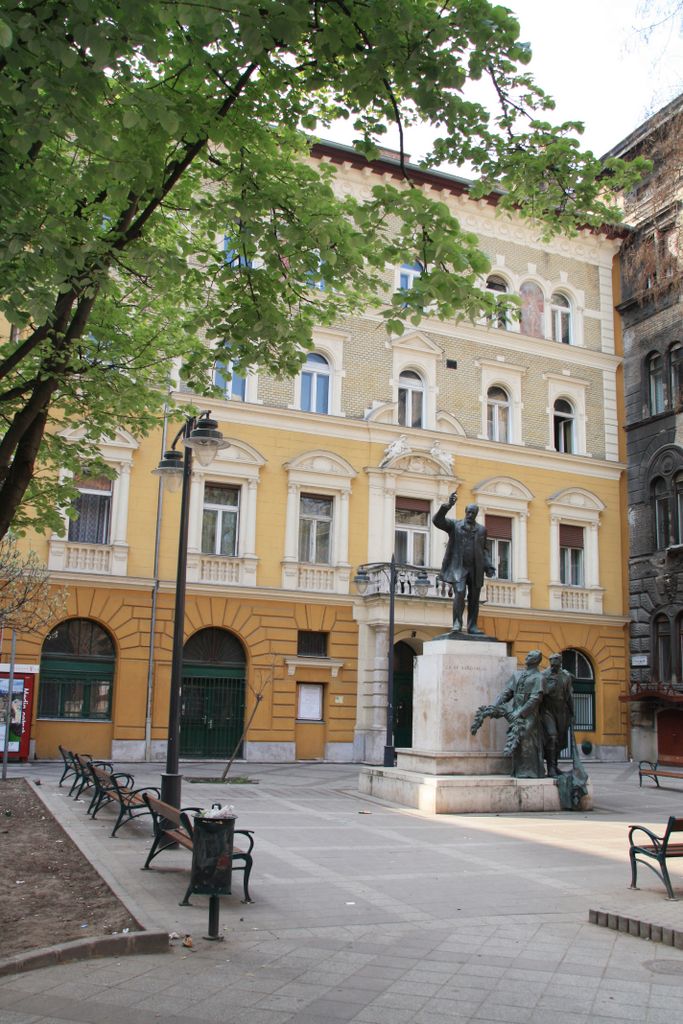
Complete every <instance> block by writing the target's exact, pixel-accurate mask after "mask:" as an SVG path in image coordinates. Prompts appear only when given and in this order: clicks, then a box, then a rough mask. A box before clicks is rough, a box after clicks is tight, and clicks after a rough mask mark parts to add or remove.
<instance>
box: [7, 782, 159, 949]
mask: <svg viewBox="0 0 683 1024" xmlns="http://www.w3.org/2000/svg"><path fill="white" fill-rule="evenodd" d="M0 850H1V851H2V853H1V855H0V894H1V895H0V957H5V956H11V955H13V954H15V953H23V952H26V951H28V950H31V949H40V948H41V947H43V946H54V945H55V944H56V943H58V942H69V941H71V940H72V939H84V938H93V937H97V936H100V935H111V934H113V933H114V932H118V933H121V932H122V931H123V930H124V929H125V928H127V929H129V930H130V931H139V930H140V926H139V925H138V923H137V922H136V921H135V919H134V918H132V917H131V916H130V914H129V913H128V911H127V910H126V908H125V907H124V906H123V904H122V903H121V902H120V901H119V900H118V899H117V897H116V896H115V895H114V893H113V892H112V891H111V889H110V888H109V886H108V885H107V884H106V883H105V882H104V881H103V880H102V879H101V878H100V876H99V875H98V873H97V872H96V871H95V869H94V868H93V866H92V865H91V864H90V862H89V861H88V860H86V858H85V857H84V856H83V854H82V853H81V851H80V850H79V849H78V847H77V846H75V844H74V843H73V842H72V840H71V839H70V838H69V836H68V835H67V834H66V832H64V830H63V829H62V827H61V826H60V825H59V823H58V822H57V821H56V819H55V818H54V817H53V815H52V814H51V813H50V812H49V811H48V809H47V808H46V807H45V805H44V804H43V802H42V801H41V800H39V799H38V797H37V796H36V794H35V793H34V792H33V790H32V789H31V787H30V786H29V784H28V782H26V781H25V780H24V779H7V780H6V781H5V782H0Z"/></svg>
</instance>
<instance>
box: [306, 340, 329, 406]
mask: <svg viewBox="0 0 683 1024" xmlns="http://www.w3.org/2000/svg"><path fill="white" fill-rule="evenodd" d="M301 408H302V409H303V411H304V412H322V413H328V412H329V409H330V364H329V363H328V361H327V359H325V357H324V356H321V355H319V353H317V352H310V353H309V355H308V358H307V360H306V363H305V365H304V369H303V370H302V372H301Z"/></svg>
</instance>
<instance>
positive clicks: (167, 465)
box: [152, 412, 230, 807]
mask: <svg viewBox="0 0 683 1024" xmlns="http://www.w3.org/2000/svg"><path fill="white" fill-rule="evenodd" d="M179 441H182V443H183V445H184V448H185V451H184V454H182V455H181V453H180V452H179V451H177V449H176V444H177V443H178V442H179ZM229 444H230V442H229V441H226V440H225V439H224V437H223V435H222V433H221V432H220V430H219V429H218V424H217V423H216V421H215V420H213V419H211V413H210V412H204V413H202V414H201V416H198V417H195V416H189V417H188V418H187V419H186V420H185V423H184V424H183V426H182V427H181V428H180V430H179V431H178V433H177V434H176V436H175V437H174V439H173V443H172V444H171V447H170V449H169V450H168V451H167V452H164V457H163V458H162V459H161V461H160V462H159V465H158V466H157V468H156V469H155V470H153V471H152V472H153V473H154V474H155V475H156V476H160V477H161V479H162V480H163V481H164V483H165V485H166V486H167V487H168V489H169V490H170V491H172V492H173V491H177V490H178V488H179V487H182V493H181V498H180V527H179V536H178V566H177V570H176V589H175V609H174V612H173V653H172V656H171V693H170V699H169V706H168V744H167V747H166V771H165V772H164V773H163V774H162V776H161V799H162V800H163V801H164V803H167V804H171V806H173V807H180V787H181V782H182V776H181V775H180V774H179V772H178V748H179V742H180V691H181V684H182V676H183V640H184V634H185V584H186V579H187V537H188V526H189V512H190V482H191V478H192V459H193V453H194V455H195V456H196V458H197V462H199V464H200V465H201V466H209V465H210V464H211V463H212V462H213V460H214V458H215V456H216V454H217V453H218V452H219V451H220V449H221V448H227V447H229Z"/></svg>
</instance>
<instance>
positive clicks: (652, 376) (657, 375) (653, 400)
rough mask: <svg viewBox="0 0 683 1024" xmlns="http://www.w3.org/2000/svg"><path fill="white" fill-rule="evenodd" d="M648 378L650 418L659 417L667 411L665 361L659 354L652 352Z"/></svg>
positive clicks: (649, 359) (648, 364)
mask: <svg viewBox="0 0 683 1024" xmlns="http://www.w3.org/2000/svg"><path fill="white" fill-rule="evenodd" d="M646 377H647V388H648V407H649V412H650V416H657V415H658V414H659V413H660V412H664V410H665V409H666V387H665V375H664V360H663V359H662V357H661V355H660V354H659V352H651V353H650V355H649V356H648V357H647V360H646Z"/></svg>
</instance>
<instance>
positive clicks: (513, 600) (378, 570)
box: [363, 562, 531, 608]
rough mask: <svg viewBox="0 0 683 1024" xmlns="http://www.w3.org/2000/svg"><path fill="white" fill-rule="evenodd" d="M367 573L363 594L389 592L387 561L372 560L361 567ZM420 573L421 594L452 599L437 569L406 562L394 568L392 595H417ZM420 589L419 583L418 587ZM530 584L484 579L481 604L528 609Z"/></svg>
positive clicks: (445, 599) (449, 588)
mask: <svg viewBox="0 0 683 1024" xmlns="http://www.w3.org/2000/svg"><path fill="white" fill-rule="evenodd" d="M363 568H364V569H365V570H366V572H367V574H368V579H369V582H368V586H367V589H366V591H365V595H364V596H365V597H372V596H373V595H377V594H387V595H388V594H389V579H390V566H389V563H388V562H383V563H379V562H376V563H373V564H371V565H366V566H363ZM418 575H421V576H422V579H421V581H420V582H421V584H424V576H425V575H426V577H427V580H428V584H427V589H426V593H425V594H424V597H426V598H441V599H443V600H444V601H452V600H453V586H452V584H451V583H446V581H445V580H442V579H441V575H440V572H439V570H438V569H428V568H422V567H421V566H415V565H406V566H401V565H399V566H397V567H396V596H397V597H414V598H417V597H419V596H420V595H419V594H418V591H417V578H418ZM420 589H422V586H421V588H420ZM530 599H531V584H530V583H528V582H527V583H516V582H514V581H513V580H499V579H487V580H485V582H484V588H483V590H482V594H481V603H482V604H490V605H495V606H496V607H503V608H529V607H530V605H531V600H530Z"/></svg>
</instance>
